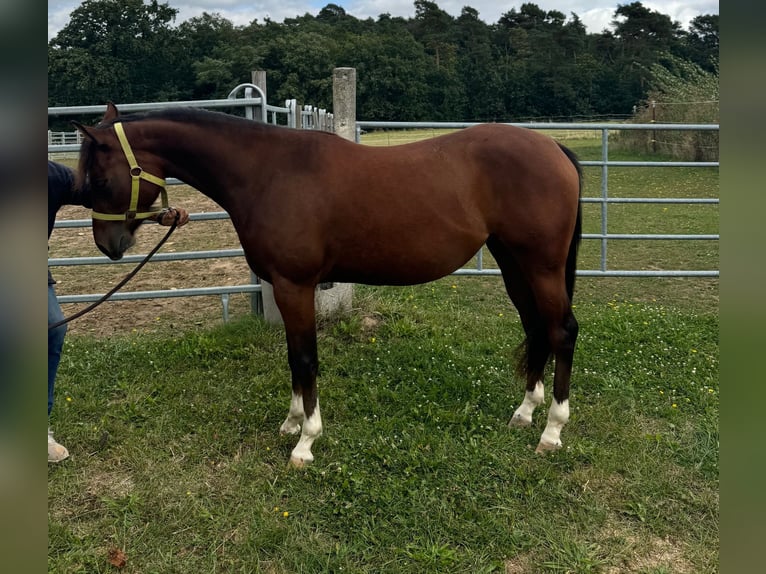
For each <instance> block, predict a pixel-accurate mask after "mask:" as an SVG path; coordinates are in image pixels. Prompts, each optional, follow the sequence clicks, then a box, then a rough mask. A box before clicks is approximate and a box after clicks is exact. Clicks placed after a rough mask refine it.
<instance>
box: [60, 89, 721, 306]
mask: <svg viewBox="0 0 766 574" xmlns="http://www.w3.org/2000/svg"><path fill="white" fill-rule="evenodd" d="M253 91H257V92H260V90H259V89H258V88H257V87H255V86H252V85H251V84H243V85H241V86H237V88H235V89H234V90H232V92H231V94H230V95H229V98H227V99H225V100H203V101H190V102H163V103H146V104H124V105H121V106H119V107H120V110H124V111H143V110H151V109H161V108H168V107H177V106H191V107H201V108H224V107H243V108H245V110H246V117H249V118H251V119H258V120H261V121H268V122H269V123H280V118H282V116H283V121H281V123H282V124H283V125H287V126H289V127H296V128H303V129H325V130H328V131H332V129H333V127H334V126H333V118H332V114H329V113H327V112H326V111H325V110H323V109H317V108H313V107H311V106H304V107H303V108H302V109H298V107H297V104H296V102H295V100H287V101H286V102H285V104H286V105H285V107H276V106H269V105H266V106H263V105H262V102H263V99H262V98H261V97H253V96H252V92H253ZM240 93H242V94H244V96H245V97H238V95H239V94H240ZM105 109H106V107H105V106H73V107H63V108H49V109H48V114H49V116H56V115H85V114H99V113H103V112H104V111H105ZM473 125H478V124H477V123H475V122H378V121H357V141H359V139H360V135H361V131H362V130H365V129H387V130H395V129H396V130H401V129H461V128H466V127H470V126H473ZM508 125H515V126H519V127H524V128H528V129H535V130H565V131H590V132H600V134H601V146H602V154H601V159H600V160H596V161H593V160H588V161H581V162H580V163H581V165H583V166H586V167H587V166H593V167H600V168H601V170H602V173H601V194H600V197H584V198H582V200H581V201H582V203H595V204H600V205H601V233H588V234H583V236H582V237H583V239H584V240H595V241H600V242H601V253H600V266H599V268H598V269H579V270H578V271H577V275H578V276H583V277H718V276H719V270H718V269H710V270H685V269H675V270H673V269H671V270H631V269H610V268H608V266H607V261H606V255H607V249H608V243H609V242H610V241H621V240H635V241H665V240H682V241H689V240H694V241H719V240H720V236H719V234H717V233H709V234H620V233H609V232H608V227H607V211H606V210H607V206H608V205H610V204H703V205H704V204H714V205H717V204H718V203H719V199H717V198H641V197H633V198H612V197H609V193H608V169H609V168H610V167H630V168H646V167H663V168H677V167H695V168H702V167H716V168H717V167H719V162H686V161H658V162H654V161H614V160H610V159H609V157H608V135H609V133H610V132H617V131H624V130H653V131H659V130H686V131H689V130H696V131H718V130H719V126H718V125H717V124H686V125H682V124H614V123H546V122H530V123H509V124H508ZM78 150H79V146H78V145H71V144H69V145H66V144H65V145H56V144H55V143H51V142H50V140H49V145H48V152H49V154H50V153H58V152H71V151H78ZM181 183H182V182H180V181H178V180H176V179H168V185H171V186H172V185H179V184H181ZM221 219H229V215H228V214H227V213H226V212H212V213H195V214H191V216H190V221H191V222H194V221H206V220H221ZM90 226H91V220H90V219H79V220H69V221H57V222H56V224H55V227H56V228H57V229H58V228H64V229H67V228H68V229H71V228H87V227H90ZM243 256H244V252H243V250H242V249H218V250H201V251H186V252H177V253H159V254H156V255H155V256H154V257H153V258H152V261H156V262H163V261H183V260H200V259H214V258H216V259H217V258H227V257H243ZM142 258H143V255H141V254H137V255H129V256H125V257H124V258H123V259H121V260H120V261H118V262H114V261H111V260H110V259H108V258H107V257H66V258H49V259H48V265H49V266H51V267H56V266H59V267H65V266H74V265H119V264H126V263H137V262H138V261H140V260H141V259H142ZM474 259H475V266H473V267H465V268H462V269H458V270H457V271H455V272H454V273H453V275H456V276H497V275H500V270H499V269H494V268H485V267H484V263H483V252H482V251H479V252H478V253H477V254H476V257H475V258H474ZM260 291H261V285H260V282H259V280H258V279H257V278H256V277H255V276H251V283H249V284H243V285H234V286H219V287H199V288H194V287H191V288H183V289H168V290H152V291H136V292H120V293H116V294H115V295H114V296H112V297H111V299H110V300H114V301H124V300H136V299H153V298H164V297H191V296H201V295H219V296H221V301H222V305H223V308H224V320H226V318H227V316H228V298H229V295H231V294H234V293H259V292H260ZM101 296H102V294H96V293H94V294H78V295H61V296H59V301H60V302H61V303H88V302H93V301H96V300H98V299H99V298H100V297H101Z"/></svg>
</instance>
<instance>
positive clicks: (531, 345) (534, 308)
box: [487, 237, 578, 452]
mask: <svg viewBox="0 0 766 574" xmlns="http://www.w3.org/2000/svg"><path fill="white" fill-rule="evenodd" d="M487 246H488V247H489V249H490V251H491V252H492V254H493V256H494V257H495V260H496V261H497V263H498V266H499V267H500V269H501V271H502V273H503V280H504V281H505V287H506V290H507V291H508V295H509V296H510V298H511V300H512V301H513V303H514V305H515V306H516V308H517V309H518V311H519V316H520V317H521V322H522V325H523V326H524V331H525V333H526V336H527V339H526V341H525V343H524V346H523V347H522V352H523V354H522V355H521V357H520V359H519V372H520V374H522V375H523V376H525V377H526V382H527V387H526V389H527V390H526V395H525V397H524V401H523V402H522V404H521V406H520V407H519V408H518V409H516V412H514V414H513V417H512V418H511V422H510V424H511V426H527V425H529V424H530V423H531V421H532V412H533V411H534V409H535V408H536V407H537V406H539V405H540V404H541V403H542V402H543V383H542V378H543V374H544V370H545V366H546V364H547V362H548V359H549V358H550V356H551V354H553V356H554V358H555V371H554V375H553V399H552V401H551V407H550V409H549V411H548V422H547V425H546V427H545V430H544V431H543V434H542V436H541V437H540V443H539V444H538V446H537V451H538V452H544V451H546V450H553V449H556V448H559V447H561V429H562V428H563V427H564V425H565V424H566V423H567V421H568V420H569V383H570V379H571V374H572V361H573V357H574V349H575V342H576V340H577V332H578V325H577V320H576V319H575V317H574V315H573V313H572V306H571V300H570V298H569V295H568V293H567V290H566V282H565V279H564V274H565V272H564V269H563V268H560V269H559V268H556V267H555V266H554V267H546V266H541V265H535V264H530V263H529V262H526V261H525V262H522V263H520V262H519V261H518V260H517V259H516V258H515V257H514V256H513V254H512V253H511V252H510V250H509V249H508V248H507V247H506V246H505V245H504V244H502V243H501V242H500V240H498V239H496V238H494V237H490V239H489V240H488V241H487Z"/></svg>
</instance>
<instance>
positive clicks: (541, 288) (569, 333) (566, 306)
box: [533, 270, 579, 452]
mask: <svg viewBox="0 0 766 574" xmlns="http://www.w3.org/2000/svg"><path fill="white" fill-rule="evenodd" d="M533 289H534V292H535V299H536V300H537V303H538V308H539V309H540V313H541V315H542V316H543V317H544V319H545V323H546V325H547V333H548V341H549V342H550V346H551V349H552V352H553V355H554V358H555V364H556V367H555V371H554V374H553V400H551V406H550V409H549V410H548V423H547V425H546V426H545V430H544V431H543V434H542V436H541V437H540V443H539V444H538V445H537V452H545V451H548V450H554V449H557V448H560V447H561V429H563V428H564V425H565V424H566V423H567V422H568V421H569V383H570V380H571V376H572V362H573V359H574V351H575V343H576V342H577V333H578V330H579V327H578V325H577V320H576V319H575V316H574V314H573V313H572V305H571V301H570V298H569V295H568V294H567V292H566V286H565V281H564V272H563V270H562V271H561V272H560V273H556V272H553V271H547V270H546V271H538V274H537V275H536V276H535V278H534V279H533Z"/></svg>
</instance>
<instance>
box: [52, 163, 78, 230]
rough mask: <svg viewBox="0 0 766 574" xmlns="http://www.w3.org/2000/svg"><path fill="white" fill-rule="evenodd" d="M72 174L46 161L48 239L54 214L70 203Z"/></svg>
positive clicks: (72, 193)
mask: <svg viewBox="0 0 766 574" xmlns="http://www.w3.org/2000/svg"><path fill="white" fill-rule="evenodd" d="M73 197H74V173H72V170H71V169H69V168H68V167H67V166H65V165H61V164H60V163H56V162H55V161H50V160H48V238H49V239H50V236H51V232H52V231H53V224H54V223H55V222H56V213H58V210H59V209H61V206H62V205H69V204H71V203H72V199H73Z"/></svg>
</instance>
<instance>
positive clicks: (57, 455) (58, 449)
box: [48, 429, 69, 462]
mask: <svg viewBox="0 0 766 574" xmlns="http://www.w3.org/2000/svg"><path fill="white" fill-rule="evenodd" d="M68 456H69V451H68V450H67V449H66V447H65V446H62V445H60V444H59V443H57V442H56V439H54V438H53V433H52V432H51V429H48V462H61V461H62V460H64V459H65V458H67V457H68Z"/></svg>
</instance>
